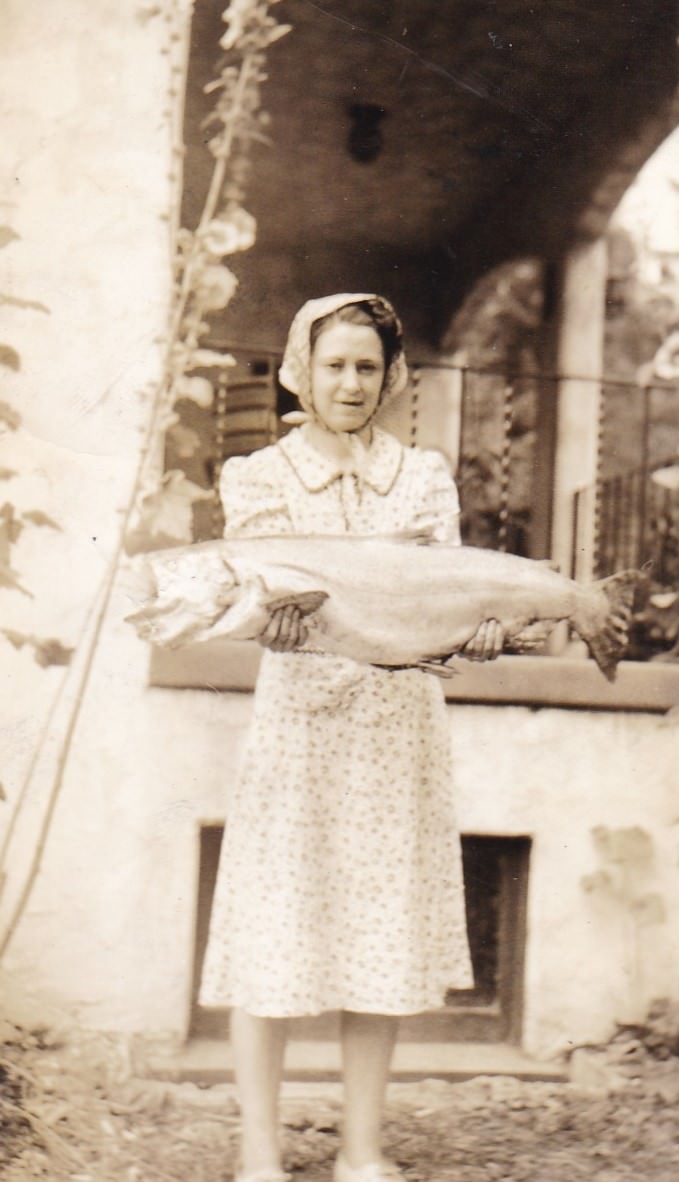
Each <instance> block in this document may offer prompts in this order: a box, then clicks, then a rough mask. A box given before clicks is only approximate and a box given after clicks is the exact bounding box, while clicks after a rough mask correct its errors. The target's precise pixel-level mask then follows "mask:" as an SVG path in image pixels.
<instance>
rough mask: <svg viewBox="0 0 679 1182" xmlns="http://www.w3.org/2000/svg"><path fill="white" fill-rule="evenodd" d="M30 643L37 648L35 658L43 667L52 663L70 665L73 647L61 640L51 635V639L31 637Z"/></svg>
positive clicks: (45, 667)
mask: <svg viewBox="0 0 679 1182" xmlns="http://www.w3.org/2000/svg"><path fill="white" fill-rule="evenodd" d="M30 643H31V644H32V645H33V647H34V649H35V659H36V661H37V662H38V664H39V665H42V667H43V669H47V668H48V667H49V666H50V665H70V663H71V657H72V656H73V649H72V648H68V647H67V646H66V645H65V644H62V643H61V641H60V640H55V639H54V637H51V638H50V639H49V640H37V639H36V638H35V637H31V640H30Z"/></svg>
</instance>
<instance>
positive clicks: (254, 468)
mask: <svg viewBox="0 0 679 1182" xmlns="http://www.w3.org/2000/svg"><path fill="white" fill-rule="evenodd" d="M277 461H278V457H277V456H276V454H275V452H274V448H273V447H267V448H263V449H262V450H261V451H258V452H253V453H252V454H251V455H249V456H234V458H233V459H231V460H227V462H226V463H225V464H224V467H223V468H222V474H221V477H220V481H219V495H220V498H221V502H222V505H223V508H224V518H225V524H224V537H225V538H233V537H238V536H239V535H240V536H253V535H254V534H259V535H262V534H287V533H291V532H292V520H291V517H290V513H289V511H288V506H287V501H286V498H285V494H284V492H283V487H282V480H281V477H280V473H279V470H278V469H279V464H278V462H277Z"/></svg>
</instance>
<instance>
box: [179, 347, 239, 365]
mask: <svg viewBox="0 0 679 1182" xmlns="http://www.w3.org/2000/svg"><path fill="white" fill-rule="evenodd" d="M236 364H237V363H236V358H235V357H233V356H232V355H231V353H218V352H217V350H216V349H196V350H195V352H194V353H192V355H191V364H190V365H187V367H186V368H187V369H225V368H226V367H227V366H232V365H236Z"/></svg>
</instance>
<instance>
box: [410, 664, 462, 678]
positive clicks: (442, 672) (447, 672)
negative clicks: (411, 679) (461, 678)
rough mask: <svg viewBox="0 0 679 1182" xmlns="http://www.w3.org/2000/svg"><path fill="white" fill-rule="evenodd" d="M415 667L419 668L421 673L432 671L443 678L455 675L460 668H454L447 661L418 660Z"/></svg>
mask: <svg viewBox="0 0 679 1182" xmlns="http://www.w3.org/2000/svg"><path fill="white" fill-rule="evenodd" d="M414 668H415V669H421V670H422V672H423V673H433V674H434V676H435V677H442V678H444V679H446V678H449V677H457V676H458V674H459V672H460V670H459V669H454V668H453V666H452V665H449V664H448V663H447V661H418V662H417V664H416V665H415V666H414Z"/></svg>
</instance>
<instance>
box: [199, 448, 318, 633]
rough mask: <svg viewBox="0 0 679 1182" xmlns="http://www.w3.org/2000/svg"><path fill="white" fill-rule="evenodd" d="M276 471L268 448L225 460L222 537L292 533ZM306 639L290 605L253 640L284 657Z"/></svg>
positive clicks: (296, 610) (221, 488)
mask: <svg viewBox="0 0 679 1182" xmlns="http://www.w3.org/2000/svg"><path fill="white" fill-rule="evenodd" d="M277 468H278V456H277V453H276V452H275V451H274V450H273V448H270V447H267V448H263V449H262V450H261V451H259V452H253V453H252V454H251V455H249V456H235V457H234V458H233V459H232V460H227V462H226V463H225V465H224V467H223V468H222V474H221V478H220V482H219V493H220V497H221V501H222V505H223V508H224V522H225V524H224V537H226V538H233V537H244V536H247V537H253V536H255V535H259V536H260V537H261V536H262V535H268V534H270V535H271V536H276V535H278V534H289V533H292V519H291V517H290V513H289V511H288V506H287V502H286V498H285V495H284V491H283V488H282V480H281V478H280V474H279V472H278V471H277ZM306 638H307V630H306V628H305V627H304V624H303V622H302V614H301V612H300V610H299V608H298V607H294V606H293V605H290V606H288V607H281V608H278V609H277V610H276V611H275V612H273V613H272V615H271V619H270V620H269V623H268V624H267V626H266V628H265V629H264V631H263V632H262V633H261V634H260V636H258V637H257V640H258V641H259V643H260V644H261V645H263V646H264V648H270V649H272V651H273V652H277V653H286V652H291V651H292V650H293V649H296V648H299V647H300V645H302V644H304V642H305V640H306Z"/></svg>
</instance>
